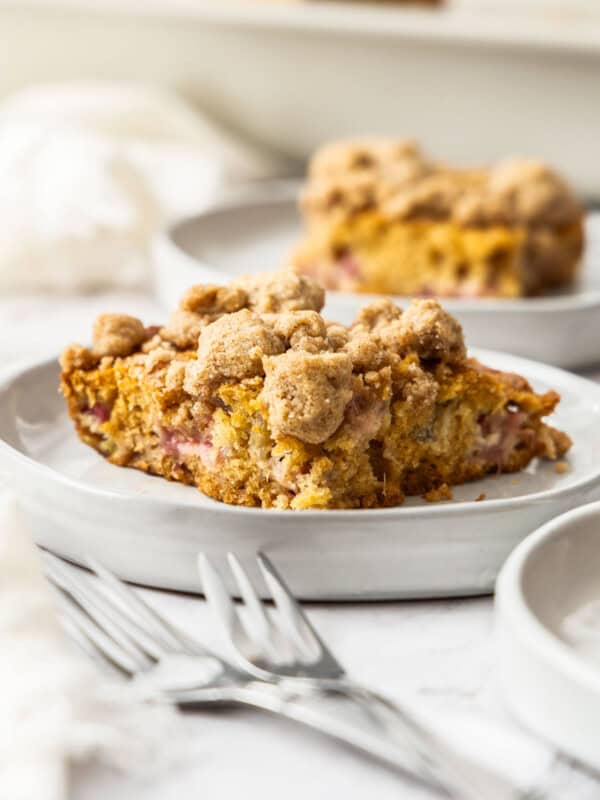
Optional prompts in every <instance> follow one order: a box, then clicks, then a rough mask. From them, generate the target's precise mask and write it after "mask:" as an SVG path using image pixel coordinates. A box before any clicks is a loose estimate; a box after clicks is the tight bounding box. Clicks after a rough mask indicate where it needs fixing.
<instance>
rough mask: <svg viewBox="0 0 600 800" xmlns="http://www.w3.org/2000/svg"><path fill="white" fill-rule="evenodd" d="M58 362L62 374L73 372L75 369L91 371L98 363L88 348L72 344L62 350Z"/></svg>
mask: <svg viewBox="0 0 600 800" xmlns="http://www.w3.org/2000/svg"><path fill="white" fill-rule="evenodd" d="M59 362H60V367H61V369H62V371H63V372H73V370H76V369H92V368H93V367H95V366H96V364H97V363H98V358H97V357H96V356H95V355H94V354H93V353H92V351H91V350H90V349H89V348H88V347H82V345H80V344H72V345H69V347H67V348H66V349H65V350H63V352H62V353H61V355H60V359H59Z"/></svg>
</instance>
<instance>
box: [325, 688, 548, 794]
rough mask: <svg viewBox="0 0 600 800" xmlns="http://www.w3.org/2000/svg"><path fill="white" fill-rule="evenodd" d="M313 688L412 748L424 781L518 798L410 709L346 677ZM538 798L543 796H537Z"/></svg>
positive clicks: (462, 791)
mask: <svg viewBox="0 0 600 800" xmlns="http://www.w3.org/2000/svg"><path fill="white" fill-rule="evenodd" d="M314 684H315V688H318V689H319V690H320V691H325V692H333V693H334V694H338V693H339V694H341V695H342V696H345V697H348V698H351V699H353V700H355V701H357V702H358V703H360V704H364V706H365V708H366V709H368V710H369V711H371V712H373V713H374V716H375V718H376V720H378V721H379V723H380V724H381V729H382V734H383V735H384V736H387V737H388V738H389V739H390V740H391V741H393V742H395V743H396V744H397V746H400V747H403V748H404V749H409V750H412V752H413V753H414V757H415V763H416V767H415V768H416V770H417V771H418V773H419V775H422V776H423V777H424V778H426V779H427V782H429V783H433V784H437V785H438V786H443V787H444V788H445V789H446V791H447V792H449V793H450V795H451V796H452V797H456V798H462V800H471V799H472V800H481V798H485V800H519V798H525V797H526V796H527V793H524V792H521V791H520V790H519V789H517V788H516V787H515V786H514V785H513V784H512V783H510V782H509V781H507V780H506V779H505V778H504V777H502V776H501V775H500V773H498V772H496V771H493V770H491V769H489V768H487V767H486V766H482V765H481V764H479V763H476V762H474V761H472V760H471V759H470V758H468V757H467V756H464V755H463V754H462V753H459V752H458V751H456V750H455V749H454V748H453V747H452V746H451V745H449V744H448V742H447V741H446V740H445V739H444V738H443V737H441V736H439V735H438V734H437V733H436V732H435V731H434V730H433V729H432V728H431V727H430V725H429V724H428V723H426V722H424V721H422V720H421V719H420V718H419V715H418V714H416V713H415V712H414V711H412V710H410V709H408V708H406V707H405V706H402V705H400V704H399V703H397V702H395V701H394V700H392V699H391V698H389V697H386V695H384V694H381V693H380V692H377V691H375V690H373V689H371V688H369V687H366V686H363V685H361V684H360V683H356V682H355V681H353V680H352V679H350V678H347V677H343V678H339V679H316V680H315V681H314ZM540 797H543V796H542V795H540Z"/></svg>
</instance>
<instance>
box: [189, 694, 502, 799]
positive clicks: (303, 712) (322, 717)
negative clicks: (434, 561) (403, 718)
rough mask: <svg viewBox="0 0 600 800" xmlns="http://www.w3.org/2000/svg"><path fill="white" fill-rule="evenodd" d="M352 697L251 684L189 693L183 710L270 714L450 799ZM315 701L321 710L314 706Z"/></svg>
mask: <svg viewBox="0 0 600 800" xmlns="http://www.w3.org/2000/svg"><path fill="white" fill-rule="evenodd" d="M348 697H349V695H346V696H343V695H342V694H338V696H337V697H335V695H334V694H331V695H330V696H329V703H327V702H324V699H325V695H324V694H323V693H318V694H315V693H314V692H313V693H312V694H307V693H304V692H298V691H297V689H289V690H288V689H285V688H284V687H282V686H281V685H273V684H267V683H263V682H258V681H257V682H253V681H250V682H248V683H247V684H244V685H242V686H224V687H207V688H205V689H198V690H194V691H189V692H186V693H185V695H184V697H183V699H181V698H180V699H179V705H180V706H181V707H183V708H186V707H188V708H194V707H198V706H204V705H208V704H214V703H233V704H236V705H243V706H249V707H252V708H256V709H260V710H262V711H268V712H271V713H273V714H276V715H279V716H282V717H285V718H287V719H291V720H294V721H295V722H298V723H301V724H302V725H305V726H307V727H309V728H311V729H313V730H315V731H318V732H319V733H321V734H324V735H326V736H329V737H331V738H333V739H335V740H337V741H339V742H342V743H344V744H347V745H350V746H351V747H352V748H354V749H356V750H358V751H360V752H362V753H363V754H365V755H367V756H369V757H371V758H374V759H375V760H376V761H379V762H382V763H384V764H385V765H387V766H388V767H390V768H392V769H393V770H395V771H397V772H401V773H402V774H403V775H404V776H405V777H409V778H412V779H413V780H415V781H417V782H419V783H421V784H423V785H425V786H427V787H428V788H429V789H432V790H433V791H435V792H436V793H437V794H438V795H439V796H441V797H446V798H447V797H449V796H451V795H450V793H449V792H448V790H447V789H446V788H445V787H444V784H443V783H442V782H440V781H439V780H438V779H437V778H436V777H435V776H434V775H432V774H431V773H430V772H427V771H425V770H423V769H422V767H421V763H420V762H421V759H420V757H419V756H418V755H417V754H416V753H415V751H414V750H413V749H411V748H407V747H406V746H399V745H398V743H396V742H394V741H393V740H392V739H391V738H390V737H389V736H387V735H382V729H381V727H380V726H378V725H375V726H373V725H372V724H371V725H369V719H368V716H366V715H365V708H364V706H362V705H361V704H356V703H353V704H350V705H348V703H347V700H348ZM311 699H312V700H313V701H316V704H315V702H313V703H312V704H311V702H310V701H311ZM348 712H350V713H348ZM478 800H481V798H478ZM486 800H487V798H486Z"/></svg>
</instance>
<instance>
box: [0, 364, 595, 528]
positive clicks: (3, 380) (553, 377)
mask: <svg viewBox="0 0 600 800" xmlns="http://www.w3.org/2000/svg"><path fill="white" fill-rule="evenodd" d="M470 352H471V353H472V354H474V355H475V356H476V357H477V358H482V359H487V358H489V357H491V358H492V359H494V358H499V359H500V360H502V359H509V360H510V361H512V362H514V365H515V370H514V371H517V372H524V373H525V374H526V375H527V374H528V371H529V372H530V374H531V372H533V375H532V376H531V380H536V379H540V380H544V381H545V382H547V383H557V382H558V383H559V384H564V381H565V380H566V381H567V382H568V383H569V384H571V385H573V384H575V385H577V384H578V385H579V387H580V391H587V392H590V391H591V392H592V393H593V394H594V395H595V396H596V398H597V402H598V405H599V407H600V384H597V383H595V382H594V381H591V380H589V379H587V378H582V377H580V376H579V375H574V374H572V373H570V372H568V371H567V370H563V369H560V368H559V367H553V366H550V365H548V364H544V363H542V362H539V361H533V360H531V359H526V358H521V357H520V356H513V355H511V354H510V353H502V352H499V351H494V350H484V349H479V348H473V349H472V350H471V351H470ZM49 368H54V369H56V370H57V372H58V370H59V364H58V358H41V359H35V360H28V361H27V362H26V363H20V364H19V365H14V364H13V365H12V366H9V367H7V368H6V369H5V370H3V371H1V372H0V397H1V396H2V395H3V394H5V393H6V392H8V391H9V390H10V387H11V386H12V385H13V384H15V383H16V382H17V381H18V380H19V379H22V378H23V377H24V376H25V375H26V374H28V373H31V372H34V371H36V370H47V369H49ZM531 368H533V369H531ZM542 376H547V378H546V377H542ZM558 391H559V392H560V389H559V390H558ZM10 460H12V461H13V462H15V461H16V462H17V463H20V464H21V465H23V466H24V467H25V468H27V469H29V470H31V471H33V472H34V473H36V474H38V475H42V476H44V477H46V478H49V479H50V480H51V481H52V482H53V483H56V484H59V485H63V486H68V487H70V488H71V489H73V490H76V491H78V492H80V493H81V492H83V493H85V494H87V495H90V496H93V497H95V498H104V499H110V500H111V501H113V502H124V501H126V502H128V503H130V502H132V500H137V501H138V502H141V503H143V504H144V505H145V506H146V507H147V508H152V507H154V508H156V509H163V510H164V509H169V508H174V507H181V506H180V505H179V504H178V503H177V502H176V501H172V500H169V499H165V498H157V497H146V496H144V497H138V498H131V497H127V496H123V495H121V494H118V493H117V492H115V491H113V490H111V489H107V488H100V487H94V486H91V485H89V484H86V483H84V482H82V481H79V480H77V479H76V478H73V477H70V476H68V475H64V474H62V473H61V472H59V471H58V470H56V469H54V468H53V467H51V466H48V465H47V464H43V463H41V462H40V461H38V460H36V459H35V458H33V457H31V456H29V455H27V454H25V453H23V452H21V451H20V450H18V449H16V448H15V447H13V446H12V445H10V444H9V443H8V442H7V441H5V439H4V438H2V437H1V436H0V462H4V463H6V462H8V461H10ZM516 474H518V473H516ZM598 484H600V461H598V464H597V466H595V467H592V468H591V469H590V471H589V472H588V473H586V474H585V475H583V476H581V478H579V479H578V480H576V481H575V482H574V483H571V484H568V485H567V486H564V487H562V488H561V487H554V488H551V489H544V490H541V491H537V492H533V493H530V494H525V495H519V496H517V497H499V498H491V499H489V500H486V501H485V502H477V501H475V500H463V501H457V502H454V503H448V504H446V503H438V504H435V503H428V504H426V505H420V506H406V505H399V506H391V507H389V508H369V509H304V510H302V511H299V512H297V513H295V512H294V511H290V509H276V508H254V507H247V506H236V505H229V504H226V503H222V502H220V501H216V500H213V498H209V497H208V496H207V495H205V497H207V498H208V499H209V500H211V501H212V502H213V503H214V507H210V508H206V507H200V506H195V505H193V504H190V505H189V506H188V505H187V504H186V505H185V507H186V508H188V507H189V508H190V509H194V511H197V512H199V513H212V514H217V515H234V516H245V517H259V516H263V515H264V514H265V513H267V514H269V516H270V517H271V518H274V519H279V520H283V519H288V520H289V519H298V513H299V514H301V518H302V519H303V520H304V519H305V520H307V521H309V520H311V519H317V520H323V519H337V520H342V519H343V520H348V521H352V520H356V521H359V520H360V521H363V522H364V521H365V520H366V519H373V520H375V519H381V520H388V521H389V520H390V519H398V521H400V520H401V519H413V518H421V519H424V518H434V519H435V518H443V517H448V516H452V517H460V516H461V515H465V514H469V513H472V512H474V511H477V514H478V516H479V515H483V516H485V515H487V514H494V513H496V512H498V511H514V510H516V509H519V508H525V507H529V506H531V505H537V504H539V503H543V502H544V501H554V500H558V499H563V498H568V497H570V496H571V495H577V494H580V493H581V492H582V491H587V490H590V489H592V488H593V487H594V486H595V485H598Z"/></svg>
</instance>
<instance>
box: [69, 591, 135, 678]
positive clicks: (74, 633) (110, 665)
mask: <svg viewBox="0 0 600 800" xmlns="http://www.w3.org/2000/svg"><path fill="white" fill-rule="evenodd" d="M55 590H56V591H57V592H58V591H59V590H58V589H55ZM61 620H62V625H63V629H64V632H65V633H66V635H67V637H68V638H69V640H70V641H71V643H72V644H73V645H74V646H75V647H76V648H77V649H78V650H79V651H80V652H81V653H83V654H84V655H85V656H87V657H88V658H89V659H91V660H92V661H94V662H95V663H96V664H98V666H99V667H100V668H101V669H102V670H104V671H106V672H107V673H109V674H110V675H111V676H112V677H117V676H118V677H119V678H124V677H126V676H128V675H129V673H125V672H124V671H123V670H122V669H121V667H117V666H116V665H115V663H114V661H111V660H110V659H109V658H108V656H107V655H105V653H103V652H102V651H101V650H100V648H99V647H98V646H97V645H95V644H94V643H93V642H91V641H90V640H89V639H88V638H87V637H86V636H85V635H84V634H83V633H82V631H81V630H80V629H79V628H78V627H77V626H76V625H75V623H74V622H73V621H72V620H71V619H69V618H68V617H66V616H63V617H62V618H61Z"/></svg>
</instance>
